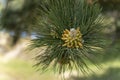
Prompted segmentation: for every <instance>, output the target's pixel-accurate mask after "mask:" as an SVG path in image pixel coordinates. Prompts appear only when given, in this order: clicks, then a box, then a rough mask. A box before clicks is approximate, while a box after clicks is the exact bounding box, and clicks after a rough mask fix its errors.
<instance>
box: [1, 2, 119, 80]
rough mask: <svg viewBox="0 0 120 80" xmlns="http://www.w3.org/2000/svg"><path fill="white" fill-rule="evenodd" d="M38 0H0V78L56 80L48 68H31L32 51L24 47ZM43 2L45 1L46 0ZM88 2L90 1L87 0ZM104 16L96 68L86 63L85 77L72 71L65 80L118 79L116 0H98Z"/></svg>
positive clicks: (4, 79) (27, 40)
mask: <svg viewBox="0 0 120 80" xmlns="http://www.w3.org/2000/svg"><path fill="white" fill-rule="evenodd" d="M41 1H42V0H0V80H60V79H61V77H60V75H58V74H54V73H53V72H52V71H48V72H45V73H43V74H41V73H40V72H38V71H36V69H35V68H34V67H33V64H34V63H35V61H34V59H33V58H34V56H35V55H36V54H34V52H35V51H38V50H34V51H33V52H29V50H28V49H26V48H27V46H28V45H29V43H30V40H31V39H33V38H36V37H35V35H36V34H35V31H34V29H33V26H32V25H34V24H35V21H36V20H35V17H36V16H38V17H39V15H41V14H40V13H39V12H38V11H37V10H36V9H37V8H38V7H39V5H40V3H41ZM46 1H47V0H46ZM88 1H89V2H91V3H92V0H88ZM97 2H98V3H99V4H100V6H101V7H102V8H103V10H102V12H101V15H103V16H104V17H105V23H106V24H107V26H105V29H104V30H103V35H104V36H105V38H106V39H107V42H106V43H107V44H108V45H106V48H105V50H104V54H103V56H102V57H98V59H99V63H98V64H100V65H101V67H100V68H95V67H94V66H92V65H89V66H90V68H91V69H92V70H93V72H91V73H89V76H84V75H81V76H79V77H78V76H77V73H76V71H73V73H72V75H71V76H69V75H68V72H65V74H64V75H65V78H66V79H68V80H120V0H98V1H97Z"/></svg>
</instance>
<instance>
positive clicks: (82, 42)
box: [30, 0, 104, 73]
mask: <svg viewBox="0 0 120 80" xmlns="http://www.w3.org/2000/svg"><path fill="white" fill-rule="evenodd" d="M44 5H47V6H48V7H46V6H44ZM44 5H42V6H40V9H39V11H38V12H41V13H43V14H44V15H43V16H42V17H41V18H39V17H37V18H36V19H37V23H36V24H35V26H37V30H36V32H37V38H36V39H33V40H32V44H31V46H30V48H31V49H36V48H40V47H45V49H44V50H45V51H43V52H42V51H39V52H38V55H37V56H36V58H35V59H36V60H37V63H36V65H35V66H40V69H42V71H44V70H47V69H48V68H49V67H51V66H52V68H53V69H54V71H55V72H59V73H64V72H65V71H66V70H73V69H76V70H77V71H79V72H81V71H82V72H83V73H85V72H87V69H89V66H88V65H87V64H88V63H89V62H90V63H94V64H96V63H95V61H96V60H97V59H99V57H98V56H97V55H99V54H100V50H99V49H101V48H103V46H104V44H103V39H102V37H101V30H102V29H103V27H104V26H103V23H102V21H103V17H102V16H101V15H100V13H101V8H100V7H99V5H98V4H96V3H94V2H93V3H92V4H89V3H88V2H87V1H86V0H47V2H45V4H44ZM41 52H42V53H41Z"/></svg>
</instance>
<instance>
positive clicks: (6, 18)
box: [1, 0, 41, 44]
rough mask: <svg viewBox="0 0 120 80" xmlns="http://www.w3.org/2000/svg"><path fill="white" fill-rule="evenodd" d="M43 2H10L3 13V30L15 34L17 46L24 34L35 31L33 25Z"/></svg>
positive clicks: (18, 0)
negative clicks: (38, 8)
mask: <svg viewBox="0 0 120 80" xmlns="http://www.w3.org/2000/svg"><path fill="white" fill-rule="evenodd" d="M40 1H41V0H8V2H7V6H6V8H5V9H4V10H3V11H2V19H1V23H2V28H3V29H5V30H7V31H9V32H11V31H12V32H14V36H13V39H14V40H13V43H14V44H15V43H16V42H17V41H18V40H19V38H20V35H21V33H22V32H27V33H28V34H29V33H31V31H33V27H32V25H33V24H34V23H35V21H36V20H35V19H34V18H35V17H36V16H37V11H36V9H37V7H38V6H39V4H40Z"/></svg>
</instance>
